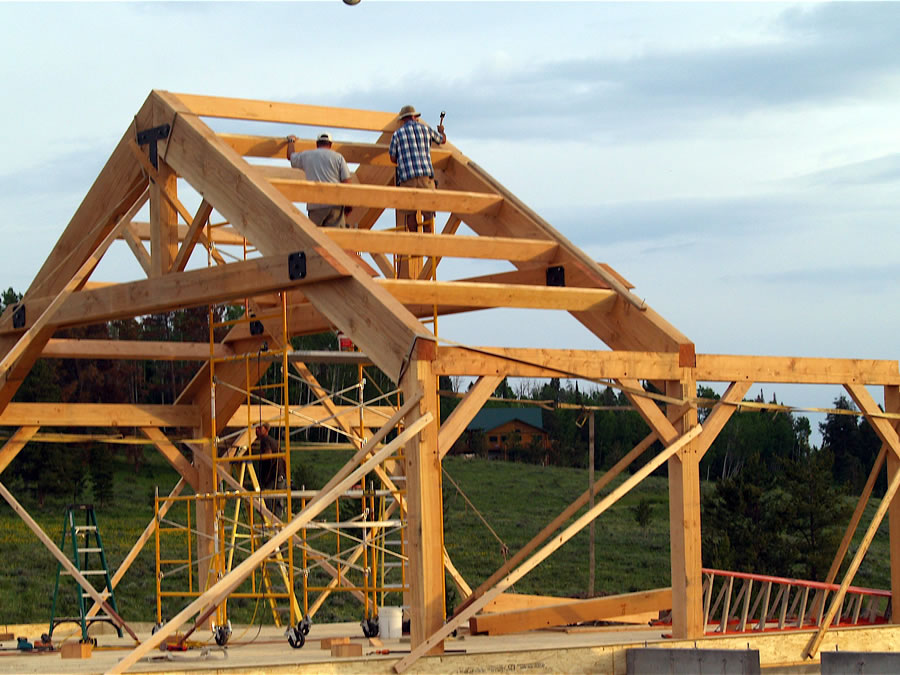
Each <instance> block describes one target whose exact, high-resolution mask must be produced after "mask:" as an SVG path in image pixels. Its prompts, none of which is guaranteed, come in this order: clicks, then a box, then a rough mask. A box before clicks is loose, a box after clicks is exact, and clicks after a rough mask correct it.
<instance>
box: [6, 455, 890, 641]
mask: <svg viewBox="0 0 900 675" xmlns="http://www.w3.org/2000/svg"><path fill="white" fill-rule="evenodd" d="M294 457H295V459H294V460H293V461H294V463H295V465H296V463H297V462H301V463H302V464H303V466H304V467H305V469H306V473H307V474H308V475H314V476H315V479H316V480H317V482H318V484H319V485H321V484H322V483H323V482H324V481H325V480H327V478H329V477H330V475H331V474H332V473H333V472H334V470H336V468H337V467H338V466H340V465H341V464H342V462H343V461H344V460H345V459H346V457H347V453H345V452H338V451H334V452H327V451H314V452H297V453H295V456H294ZM147 459H148V461H147V464H146V465H145V466H144V467H143V469H142V470H141V472H140V473H138V474H135V472H134V471H133V468H132V467H131V466H130V465H129V464H127V463H126V462H125V461H124V459H117V460H115V461H116V472H115V487H114V495H115V497H114V501H113V503H112V504H108V505H105V506H102V507H100V506H96V512H97V518H98V521H99V523H100V527H101V531H102V536H103V540H104V545H105V548H106V552H107V556H108V559H109V563H110V567H111V569H115V568H116V567H117V566H118V564H119V563H120V562H121V560H122V559H123V558H124V556H125V555H126V553H127V552H128V550H129V549H130V548H131V546H132V544H133V543H134V541H135V540H136V539H137V537H138V536H139V535H140V533H141V532H142V531H143V529H144V528H145V527H146V525H147V523H148V522H149V521H150V519H151V517H152V513H153V492H154V487H155V486H159V491H160V493H162V494H163V495H165V494H167V493H168V492H169V490H170V489H171V488H172V486H173V485H174V484H175V482H176V480H177V476H176V474H175V473H174V471H173V470H172V469H171V468H170V467H169V466H168V465H167V464H166V463H165V461H164V460H163V459H162V458H161V457H160V456H159V455H158V454H156V453H151V452H149V451H148V453H147ZM444 468H445V470H446V472H447V473H448V474H449V475H450V476H451V477H452V478H453V480H454V481H455V482H456V483H458V484H459V486H460V488H461V489H462V490H463V491H464V492H465V494H466V496H467V497H468V499H469V500H470V501H471V503H472V504H473V505H474V507H475V509H477V511H478V512H479V513H480V514H481V516H482V517H483V518H484V520H485V521H487V524H488V525H490V527H491V528H492V529H493V530H494V531H495V532H496V535H497V537H499V541H498V539H497V537H495V536H494V535H493V534H492V533H491V531H490V530H489V529H488V527H487V526H486V525H485V524H484V522H482V520H481V519H480V518H479V516H478V514H477V513H476V512H475V510H474V509H473V508H472V507H471V506H469V505H468V504H467V503H466V501H465V500H464V499H463V497H462V496H461V495H460V494H459V493H458V492H457V490H456V488H455V487H454V486H453V485H452V484H451V482H450V481H449V480H444V485H443V492H444V507H445V520H444V529H445V545H446V547H447V550H448V552H449V554H450V556H451V558H452V559H453V561H454V563H455V565H456V566H457V568H458V570H459V571H460V573H461V574H462V575H463V577H464V578H465V579H466V580H467V581H468V583H469V584H470V585H471V586H472V587H473V588H475V587H477V586H478V585H479V584H480V583H481V582H482V581H483V580H485V579H486V578H488V577H489V576H490V575H491V573H493V571H494V570H496V569H497V567H499V566H500V565H501V564H502V563H503V560H504V558H503V545H505V546H506V547H507V549H508V551H509V553H510V555H511V554H513V553H515V552H516V551H517V550H518V549H519V548H520V547H521V546H522V545H523V544H525V543H526V542H527V541H528V540H529V539H531V538H532V537H533V536H534V535H535V534H537V532H539V531H540V530H541V529H542V528H543V526H544V525H546V524H547V523H548V522H549V521H550V520H551V519H552V518H554V517H555V516H556V515H557V514H559V513H560V512H561V511H562V510H563V509H564V508H565V507H566V506H567V505H568V504H569V503H571V502H572V501H573V500H574V499H575V498H577V497H578V496H579V495H580V494H581V493H582V492H583V491H584V490H585V489H586V488H587V471H586V470H578V469H570V468H558V467H539V466H534V465H528V464H515V463H507V462H499V461H490V460H485V459H478V458H474V459H464V458H461V457H450V458H447V459H446V460H445V462H444ZM598 476H599V474H598ZM623 479H624V478H623V477H619V478H618V479H617V480H616V481H614V483H613V484H612V485H611V486H609V487H608V488H607V490H606V491H607V492H608V491H609V490H611V489H614V488H615V486H617V485H618V484H620V483H621V481H622V480H623ZM7 485H8V487H10V489H12V491H13V492H14V494H16V496H17V498H18V499H19V500H20V501H21V502H22V503H23V505H24V506H25V508H26V509H28V511H29V513H30V514H31V515H32V516H33V517H34V518H35V519H36V520H37V521H38V522H39V523H40V524H41V526H42V527H43V528H44V530H45V532H47V533H48V535H49V536H50V537H51V538H52V539H53V540H54V541H57V542H58V541H59V539H60V537H61V533H62V524H63V511H64V508H65V504H66V501H65V500H52V501H51V500H48V501H47V503H46V504H45V505H44V506H43V507H41V508H39V507H38V505H37V504H36V503H35V502H34V501H32V500H30V499H29V498H28V496H27V493H26V491H25V490H24V489H23V486H22V485H21V484H16V483H15V482H12V483H10V484H7ZM703 489H704V490H706V489H708V487H707V486H704V488H703ZM90 500H91V495H90V492H89V491H88V493H87V494H86V495H83V497H82V501H87V502H89V501H90ZM641 500H646V501H647V502H649V503H650V505H651V517H650V520H649V523H647V524H646V527H641V526H639V525H638V522H637V520H636V518H635V513H634V507H635V506H636V505H637V504H638V503H639V502H640V501H641ZM874 510H875V505H870V506H869V507H868V509H867V512H866V515H865V516H864V519H863V525H862V527H863V528H865V527H866V526H867V525H868V523H869V522H870V521H871V518H872V515H873V514H874ZM595 528H596V529H595V531H596V542H597V544H596V572H595V574H596V582H595V583H596V588H595V592H596V593H597V594H609V593H624V592H629V591H635V590H640V589H649V588H658V587H661V586H666V585H668V584H669V527H668V489H667V481H666V479H665V478H660V477H654V476H651V477H650V478H648V479H646V480H645V481H644V482H643V483H641V484H640V485H639V486H638V487H636V488H635V489H634V490H632V492H631V493H629V494H628V495H626V496H625V497H624V498H623V499H622V500H620V501H619V502H618V503H617V504H615V505H614V506H613V507H611V508H610V509H609V510H608V511H607V512H606V513H605V514H603V515H602V516H601V517H600V518H599V519H598V520H597V521H596V523H595ZM861 537H862V532H859V533H857V537H856V540H857V541H859V539H861ZM887 537H888V535H887V520H885V522H884V523H883V524H882V526H881V528H880V530H879V533H878V535H877V536H876V539H875V542H874V544H873V547H872V550H871V551H870V553H869V554H868V556H867V557H866V559H865V560H864V562H863V565H862V567H861V569H860V572H859V574H858V575H857V578H856V580H855V581H854V583H855V584H856V585H861V586H872V587H876V588H888V587H889V585H890V567H889V559H888V542H887ZM501 542H502V544H501ZM0 551H2V560H3V565H2V573H0V623H6V624H12V623H31V622H41V621H45V620H46V621H49V618H50V607H51V601H52V597H53V587H54V583H55V580H56V571H57V562H56V560H55V559H54V558H53V557H52V556H51V555H50V553H49V552H48V551H46V549H45V548H44V547H43V546H42V545H41V544H40V542H39V541H38V540H37V538H36V537H35V536H34V535H33V534H32V533H31V531H30V530H29V529H28V528H27V527H26V526H25V524H24V523H23V522H22V521H21V520H20V519H19V518H18V516H16V514H15V513H14V512H13V511H12V509H10V508H9V507H7V506H6V505H5V504H3V505H2V506H0ZM154 551H155V549H154V544H153V540H152V539H151V541H150V542H149V543H148V545H147V546H146V547H145V549H144V551H143V552H142V553H141V555H140V556H139V557H138V559H137V561H136V562H135V563H134V565H133V566H132V567H131V569H130V571H129V572H128V574H127V575H126V576H125V577H124V579H123V581H122V583H121V584H120V585H119V587H118V588H117V589H116V596H117V601H118V606H119V611H120V613H121V614H122V616H123V617H124V618H125V619H126V620H130V621H155V620H156V594H155V584H154V575H155V552H154ZM851 554H852V550H851ZM759 571H760V572H762V573H764V572H765V570H759ZM588 576H589V570H588V530H587V529H585V530H583V531H582V532H581V533H579V534H578V535H577V536H576V537H575V538H574V539H572V540H571V541H569V542H568V543H567V544H566V545H564V546H563V547H562V548H561V549H560V550H559V551H557V552H556V553H554V554H553V555H552V556H551V557H550V558H549V559H548V560H547V561H545V562H544V563H543V564H542V565H541V566H539V567H538V568H537V569H535V570H534V571H532V572H531V573H530V574H528V575H527V576H526V577H525V578H524V579H522V580H520V581H519V583H518V584H517V585H516V587H515V590H517V591H518V592H521V593H542V594H546V595H558V596H567V597H584V596H585V595H586V594H587V590H588ZM448 585H449V582H448ZM183 604H186V602H185V603H183ZM254 609H258V608H257V607H256V605H255V602H254V601H252V600H242V601H239V602H232V603H231V604H230V605H229V612H230V613H231V616H232V617H233V618H235V620H238V621H249V620H250V619H251V617H252V616H253V610H254ZM256 616H257V618H259V619H261V620H263V621H266V622H270V621H271V614H269V613H268V612H266V611H258V612H257V615H256ZM361 617H362V608H361V606H360V605H359V604H358V603H357V602H356V601H354V600H353V599H352V598H350V597H349V596H348V595H347V594H340V595H335V596H332V599H330V600H329V601H328V602H327V603H326V605H325V607H324V608H323V610H322V611H321V612H320V613H319V614H318V615H317V617H316V618H317V620H319V621H325V620H334V619H341V620H348V619H356V618H361Z"/></svg>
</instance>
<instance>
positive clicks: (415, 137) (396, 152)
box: [388, 119, 447, 185]
mask: <svg viewBox="0 0 900 675" xmlns="http://www.w3.org/2000/svg"><path fill="white" fill-rule="evenodd" d="M446 141H447V137H446V136H444V135H443V134H440V133H438V132H437V131H435V130H434V129H432V128H431V127H430V126H428V125H427V124H424V123H421V122H417V121H416V120H415V119H412V120H409V121H407V122H406V123H405V124H404V125H403V126H402V127H400V128H399V129H397V131H395V132H394V135H393V136H391V145H390V147H389V148H388V153H389V154H390V156H391V159H392V160H393V161H395V162H396V163H397V175H396V178H397V185H399V184H400V183H404V182H406V181H408V180H409V179H410V178H417V177H419V176H428V177H429V178H434V167H433V166H432V165H431V144H432V143H435V144H436V145H441V144H442V143H445V142H446Z"/></svg>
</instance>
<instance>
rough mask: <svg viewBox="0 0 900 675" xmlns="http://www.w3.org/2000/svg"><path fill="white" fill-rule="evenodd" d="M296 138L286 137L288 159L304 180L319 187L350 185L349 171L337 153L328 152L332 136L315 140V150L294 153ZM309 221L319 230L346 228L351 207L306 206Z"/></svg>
mask: <svg viewBox="0 0 900 675" xmlns="http://www.w3.org/2000/svg"><path fill="white" fill-rule="evenodd" d="M296 140H297V137H296V136H293V135H292V136H288V137H287V158H288V160H289V161H290V163H291V166H292V167H294V168H295V169H302V170H303V172H304V173H305V174H306V178H307V180H313V181H318V182H320V183H349V182H350V167H348V166H347V160H346V159H344V156H343V155H341V154H340V153H337V152H335V151H334V150H332V149H331V134H328V133H325V134H321V135H320V136H319V137H318V138H317V139H316V149H315V150H306V151H305V152H294V143H295V142H296ZM306 209H307V213H309V219H310V220H311V221H313V222H314V223H315V224H316V225H319V226H320V227H347V221H346V220H345V219H344V213H345V212H346V213H350V207H349V206H348V207H346V209H345V208H344V207H343V206H337V205H334V204H307V205H306Z"/></svg>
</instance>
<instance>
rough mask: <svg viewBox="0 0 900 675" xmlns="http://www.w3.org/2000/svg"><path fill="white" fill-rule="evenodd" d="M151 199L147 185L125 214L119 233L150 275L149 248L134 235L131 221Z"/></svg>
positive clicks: (145, 271) (142, 267)
mask: <svg viewBox="0 0 900 675" xmlns="http://www.w3.org/2000/svg"><path fill="white" fill-rule="evenodd" d="M149 199H150V188H149V187H147V188H146V189H145V190H144V193H143V194H142V195H141V196H140V197H139V198H138V200H137V201H136V202H135V203H134V206H132V207H131V208H130V209H129V210H128V211H127V212H126V213H125V215H124V216H123V218H122V219H123V220H124V221H125V222H124V223H123V224H122V225H121V226H120V227H121V229H120V232H121V234H120V235H119V236H120V237H121V238H122V239H124V240H125V242H126V243H127V244H128V248H130V249H131V252H132V253H133V254H134V257H135V259H136V260H137V261H138V263H139V264H140V266H141V269H143V270H144V274H146V275H147V276H148V277H149V276H150V274H151V273H152V264H151V262H150V254H148V253H147V249H146V248H144V246H143V244H141V242H140V241H138V240H137V238H136V237H135V236H134V232H133V231H132V229H131V221H132V220H134V217H135V216H136V215H137V214H138V211H140V210H141V209H142V208H143V207H144V204H146V203H147V200H149Z"/></svg>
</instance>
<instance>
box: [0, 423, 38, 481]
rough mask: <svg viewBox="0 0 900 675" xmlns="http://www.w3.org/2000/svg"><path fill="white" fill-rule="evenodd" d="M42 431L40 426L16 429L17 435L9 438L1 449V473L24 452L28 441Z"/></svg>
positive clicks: (14, 434)
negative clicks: (23, 449)
mask: <svg viewBox="0 0 900 675" xmlns="http://www.w3.org/2000/svg"><path fill="white" fill-rule="evenodd" d="M39 430H40V427H39V426H22V427H19V428H18V429H16V431H15V433H13V435H12V436H10V437H9V439H8V440H7V441H6V443H4V444H3V447H2V448H0V473H3V471H4V469H6V467H8V466H9V464H10V462H12V461H13V460H14V459H15V458H16V455H18V454H19V452H21V451H22V448H24V447H25V446H26V445H27V444H28V441H30V440H31V439H32V438H33V437H34V435H35V434H36V433H37V432H38V431H39Z"/></svg>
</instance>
